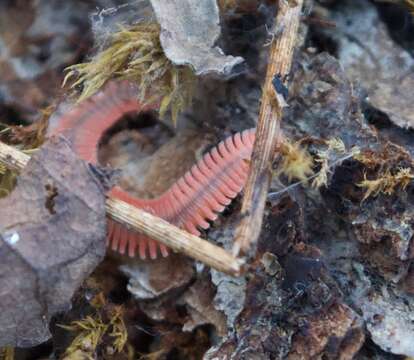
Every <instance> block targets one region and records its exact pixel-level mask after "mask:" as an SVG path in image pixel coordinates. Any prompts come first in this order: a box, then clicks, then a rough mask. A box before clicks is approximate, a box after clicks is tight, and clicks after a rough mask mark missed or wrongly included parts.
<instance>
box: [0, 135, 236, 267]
mask: <svg viewBox="0 0 414 360" xmlns="http://www.w3.org/2000/svg"><path fill="white" fill-rule="evenodd" d="M29 160H30V156H28V155H26V154H24V153H23V152H21V151H19V150H16V149H15V148H13V147H11V146H9V145H6V144H4V143H2V142H0V163H3V164H5V165H6V166H7V167H9V168H11V169H14V170H18V171H19V170H22V169H23V168H24V167H25V166H26V165H27V163H28V162H29ZM106 212H107V215H108V216H110V217H111V218H113V219H114V220H116V221H118V222H121V223H123V224H126V225H128V226H129V227H131V228H132V229H134V230H136V231H138V232H140V233H142V234H145V235H147V236H149V237H151V238H153V239H154V240H157V241H159V242H160V243H162V244H165V245H166V246H168V247H169V248H171V249H173V250H175V251H178V252H181V253H183V254H185V255H188V256H190V257H192V258H193V259H195V260H198V261H200V262H202V263H204V264H206V265H208V266H210V267H212V268H214V269H216V270H218V271H222V272H224V273H228V274H230V275H239V274H240V272H241V268H242V265H243V261H242V260H241V259H237V258H235V257H233V256H232V255H230V254H229V253H228V252H226V251H225V250H224V249H222V248H221V247H218V246H216V245H213V244H211V243H209V242H208V241H206V240H203V239H201V238H199V237H197V236H194V235H191V234H189V233H187V232H186V231H184V230H181V229H179V228H177V227H175V226H173V225H171V224H170V223H168V222H167V221H165V220H163V219H160V218H158V217H156V216H154V215H151V214H149V213H147V212H145V211H143V210H141V209H138V208H136V207H134V206H131V205H129V204H127V203H125V202H123V201H121V200H118V199H114V198H110V197H109V198H107V200H106Z"/></svg>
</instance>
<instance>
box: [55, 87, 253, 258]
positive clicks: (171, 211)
mask: <svg viewBox="0 0 414 360" xmlns="http://www.w3.org/2000/svg"><path fill="white" fill-rule="evenodd" d="M136 94H137V89H136V87H134V86H132V85H131V84H130V83H128V82H126V81H122V82H116V83H115V82H112V83H110V84H109V85H108V86H107V87H106V88H105V89H104V90H103V91H101V92H99V93H97V94H95V95H93V96H92V97H91V98H89V99H88V100H85V101H83V102H82V103H81V104H79V105H77V106H75V107H74V108H73V109H71V110H70V111H68V112H67V113H65V114H64V115H63V116H62V117H61V118H60V119H59V122H58V124H57V126H55V127H54V128H53V129H50V131H49V135H54V134H61V133H62V134H64V135H66V136H67V137H68V139H69V140H70V141H72V144H73V149H74V151H76V152H77V154H78V155H79V157H81V158H82V159H84V160H86V161H89V162H91V163H93V164H96V163H97V154H98V146H99V143H100V141H101V140H102V137H103V135H104V134H105V132H106V131H107V130H108V129H109V128H111V127H112V126H113V125H115V124H116V123H117V122H118V121H119V120H120V119H121V118H122V117H123V116H124V115H125V114H127V113H131V112H140V111H143V106H142V105H141V104H140V103H139V102H138V101H137V99H136ZM155 107H156V105H153V106H146V109H148V110H150V109H154V108H155ZM254 137H255V130H254V129H249V130H245V131H243V132H241V133H237V134H235V135H233V136H230V137H228V138H227V139H226V140H224V141H222V142H220V143H219V144H218V145H217V146H216V147H215V148H213V149H212V150H211V151H210V152H208V153H207V154H205V155H204V156H203V157H202V159H201V160H200V161H199V162H198V163H196V164H195V165H193V166H192V168H191V169H190V170H189V171H188V172H187V173H186V174H184V175H183V176H182V177H181V178H180V179H179V180H178V181H177V182H175V183H174V184H173V185H172V186H171V187H170V188H169V189H168V190H167V191H166V192H165V193H164V194H162V195H161V196H159V197H158V198H155V199H140V198H136V197H134V196H132V195H130V194H128V193H127V192H126V191H124V190H122V189H121V188H120V187H118V186H115V187H114V188H112V189H111V190H110V191H109V193H108V195H109V196H111V197H114V198H117V199H119V200H122V201H125V202H126V203H128V204H130V205H132V206H134V207H137V208H140V209H143V210H145V211H147V212H149V213H151V214H153V215H156V216H158V217H161V218H163V219H165V220H166V221H168V222H170V223H172V224H174V225H176V226H178V227H180V228H182V229H185V230H186V231H188V232H189V233H191V234H194V235H197V236H198V235H200V231H199V229H207V228H208V227H209V226H210V223H209V222H210V221H214V220H215V219H216V218H217V216H218V214H219V213H220V212H222V211H223V210H224V208H225V207H226V206H227V205H229V204H230V202H231V200H232V199H234V198H235V197H236V196H237V194H239V192H240V191H241V190H242V188H243V186H244V184H245V182H246V179H247V174H248V170H249V166H248V161H246V160H249V159H250V157H251V152H252V148H253V143H254ZM107 245H108V247H110V248H111V249H112V250H114V251H117V252H119V253H120V254H128V255H129V256H131V257H134V256H136V255H137V254H138V256H139V257H140V258H141V259H146V258H147V257H149V258H151V259H155V258H157V257H158V255H159V254H161V255H162V256H168V249H167V247H166V246H165V245H163V244H159V243H157V242H156V241H155V240H153V239H151V238H149V237H147V236H145V235H143V234H139V233H137V232H135V231H133V230H132V229H129V228H128V227H127V226H126V225H124V224H121V223H119V222H117V221H116V220H113V219H108V237H107Z"/></svg>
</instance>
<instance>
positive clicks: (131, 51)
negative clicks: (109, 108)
mask: <svg viewBox="0 0 414 360" xmlns="http://www.w3.org/2000/svg"><path fill="white" fill-rule="evenodd" d="M159 35H160V27H159V25H158V24H156V23H141V24H138V25H134V26H132V27H130V28H124V27H120V29H119V31H117V32H115V33H114V34H112V36H111V38H110V39H109V44H108V46H107V47H106V48H105V49H104V50H102V51H100V52H99V53H98V54H96V55H95V56H94V57H93V58H92V59H91V60H90V61H89V62H86V63H82V64H76V65H72V66H69V67H68V68H67V69H66V70H67V71H68V73H67V75H66V77H65V80H64V83H63V84H65V83H66V82H67V81H69V80H73V82H72V84H71V88H76V87H78V86H80V85H81V86H82V92H81V94H80V96H79V98H78V101H82V100H85V99H87V98H88V97H90V96H91V95H93V94H94V93H96V92H97V91H98V90H99V89H100V88H101V87H102V86H103V85H104V84H105V83H107V82H108V81H109V80H111V79H120V80H121V79H126V80H130V81H132V82H135V83H137V84H138V86H139V93H138V94H137V98H138V100H140V101H141V102H144V103H150V102H154V101H159V103H160V107H159V113H160V116H161V117H164V115H165V114H166V113H167V112H168V111H170V113H171V117H172V120H173V122H174V124H175V123H176V121H177V117H178V115H179V113H180V112H181V111H183V110H184V109H185V108H187V107H188V106H189V105H190V104H191V101H192V94H193V91H194V85H195V81H196V77H195V75H194V73H193V72H192V70H191V69H190V68H189V67H186V66H175V65H174V64H172V62H171V61H170V60H169V59H168V58H167V57H166V56H165V54H164V51H163V49H162V47H161V43H160V39H159Z"/></svg>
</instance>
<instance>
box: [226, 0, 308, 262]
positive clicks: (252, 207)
mask: <svg viewBox="0 0 414 360" xmlns="http://www.w3.org/2000/svg"><path fill="white" fill-rule="evenodd" d="M302 5H303V0H279V9H278V13H277V16H276V30H275V38H274V39H273V41H272V46H271V49H270V55H269V65H268V67H267V73H266V79H265V85H264V88H263V94H262V99H261V107H260V113H259V120H258V125H257V131H256V141H255V144H254V148H253V155H252V160H251V166H250V172H249V176H248V179H247V183H246V187H245V192H244V197H243V202H242V208H241V218H242V220H241V222H240V224H239V226H238V228H237V229H236V237H235V242H234V246H233V254H234V255H239V253H240V252H243V253H248V251H249V250H250V249H251V244H254V243H256V242H257V239H258V237H259V234H260V230H261V226H262V221H263V213H264V206H265V202H266V198H267V193H268V190H269V186H270V181H271V177H272V169H271V162H272V160H273V154H274V151H275V149H276V147H277V145H278V142H280V140H281V134H280V120H281V118H282V113H283V108H284V107H285V106H286V103H285V100H286V99H285V95H286V91H284V90H285V89H286V88H284V87H285V86H286V84H287V78H288V76H289V72H290V67H291V64H292V57H293V51H294V48H295V43H296V38H297V33H298V29H299V21H300V16H301V10H302ZM277 27H279V28H277ZM274 81H275V82H276V86H274V84H273V82H274Z"/></svg>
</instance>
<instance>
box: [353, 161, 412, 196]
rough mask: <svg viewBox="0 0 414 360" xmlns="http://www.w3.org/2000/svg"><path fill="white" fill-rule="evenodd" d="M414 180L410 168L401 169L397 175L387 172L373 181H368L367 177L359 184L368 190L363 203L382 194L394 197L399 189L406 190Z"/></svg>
mask: <svg viewBox="0 0 414 360" xmlns="http://www.w3.org/2000/svg"><path fill="white" fill-rule="evenodd" d="M413 179H414V174H413V173H412V172H411V169H409V168H399V169H398V170H397V171H396V172H395V173H392V172H391V171H390V170H387V171H386V172H385V173H382V174H380V175H379V176H378V178H376V179H372V180H368V179H367V177H366V175H365V177H364V180H363V181H362V182H360V183H359V184H358V186H359V187H362V188H365V189H366V192H365V195H364V198H363V199H362V201H364V200H365V199H367V198H368V197H369V196H371V195H373V196H377V195H379V194H380V193H382V194H385V195H392V194H393V193H394V192H395V191H396V189H397V188H398V187H399V188H401V189H402V190H405V189H406V187H407V186H408V185H409V184H410V182H411V181H412V180H413Z"/></svg>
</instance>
